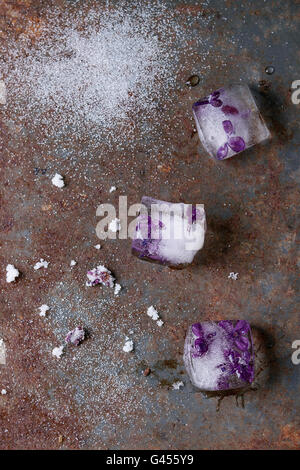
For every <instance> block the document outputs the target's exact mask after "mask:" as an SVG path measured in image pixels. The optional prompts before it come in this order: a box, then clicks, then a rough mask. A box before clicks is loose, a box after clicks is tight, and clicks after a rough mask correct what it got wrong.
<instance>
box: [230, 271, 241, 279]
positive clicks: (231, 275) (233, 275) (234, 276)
mask: <svg viewBox="0 0 300 470" xmlns="http://www.w3.org/2000/svg"><path fill="white" fill-rule="evenodd" d="M238 275H239V273H233V272H232V273H229V276H228V279H233V280H234V281H237V278H238Z"/></svg>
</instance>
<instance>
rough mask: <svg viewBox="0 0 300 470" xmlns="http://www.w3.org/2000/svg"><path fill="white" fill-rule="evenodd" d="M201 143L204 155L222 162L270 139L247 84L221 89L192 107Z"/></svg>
mask: <svg viewBox="0 0 300 470" xmlns="http://www.w3.org/2000/svg"><path fill="white" fill-rule="evenodd" d="M193 114H194V118H195V121H196V127H197V130H198V134H199V137H200V140H201V142H202V144H203V146H204V148H205V149H206V150H207V152H208V153H209V154H210V155H211V156H212V157H214V158H215V159H217V160H224V159H226V158H229V157H232V156H233V155H236V154H237V153H240V152H242V151H243V150H245V149H247V148H249V147H251V146H252V145H255V144H258V143H259V142H262V141H264V140H266V139H268V138H269V137H270V132H269V130H268V128H267V126H266V124H265V122H264V120H263V118H262V116H261V114H260V112H259V110H258V108H257V106H256V103H255V101H254V98H253V96H252V94H251V91H250V89H249V87H248V86H247V85H246V84H237V85H230V86H228V87H226V88H220V89H218V90H217V91H214V92H213V93H211V94H210V95H209V96H208V97H205V98H203V99H201V100H199V101H197V102H196V103H194V104H193Z"/></svg>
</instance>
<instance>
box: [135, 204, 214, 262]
mask: <svg viewBox="0 0 300 470" xmlns="http://www.w3.org/2000/svg"><path fill="white" fill-rule="evenodd" d="M205 232H206V218H205V212H204V206H203V204H196V205H194V204H183V203H176V204H172V203H170V202H165V201H159V200H157V199H153V198H150V197H143V198H142V209H141V212H140V215H139V216H138V219H137V226H136V231H135V234H134V235H133V241H132V253H133V254H134V255H135V256H137V257H138V258H140V259H143V260H146V261H152V262H156V263H160V264H164V265H168V266H176V267H180V266H182V267H184V266H187V265H188V264H189V263H191V262H192V261H193V259H194V257H195V255H196V253H197V252H198V251H199V250H201V248H202V247H203V244H204V237H205Z"/></svg>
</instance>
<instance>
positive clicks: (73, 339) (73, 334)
mask: <svg viewBox="0 0 300 470" xmlns="http://www.w3.org/2000/svg"><path fill="white" fill-rule="evenodd" d="M84 338H85V332H84V329H83V328H82V326H76V328H74V330H71V331H69V333H68V334H67V336H66V337H65V342H66V343H68V344H72V345H73V346H79V344H80V343H81V341H83V340H84Z"/></svg>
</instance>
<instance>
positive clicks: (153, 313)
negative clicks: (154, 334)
mask: <svg viewBox="0 0 300 470" xmlns="http://www.w3.org/2000/svg"><path fill="white" fill-rule="evenodd" d="M147 315H148V316H149V317H150V318H152V320H155V321H156V320H158V319H159V315H158V311H157V310H156V308H154V307H153V305H151V306H150V307H148V309H147Z"/></svg>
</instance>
